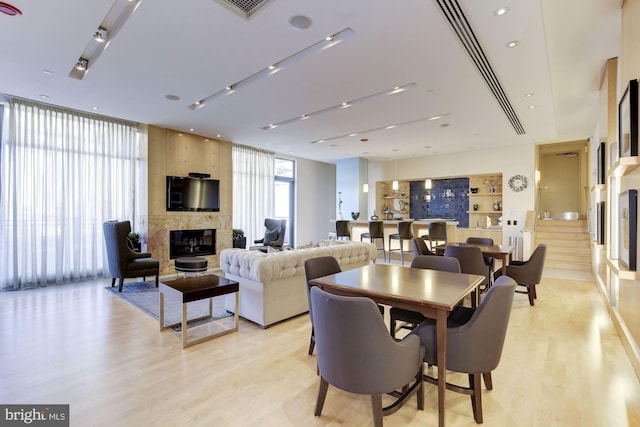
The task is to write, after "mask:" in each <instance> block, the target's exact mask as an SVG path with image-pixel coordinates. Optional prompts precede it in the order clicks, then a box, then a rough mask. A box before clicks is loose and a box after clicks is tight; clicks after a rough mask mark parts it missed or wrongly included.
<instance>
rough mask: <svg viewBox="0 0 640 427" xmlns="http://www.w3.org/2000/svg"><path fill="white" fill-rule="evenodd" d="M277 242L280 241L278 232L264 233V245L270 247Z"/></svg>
mask: <svg viewBox="0 0 640 427" xmlns="http://www.w3.org/2000/svg"><path fill="white" fill-rule="evenodd" d="M276 240H278V230H267V231H266V232H265V233H264V242H263V243H262V244H263V245H265V246H269V245H270V244H271V242H275V241H276Z"/></svg>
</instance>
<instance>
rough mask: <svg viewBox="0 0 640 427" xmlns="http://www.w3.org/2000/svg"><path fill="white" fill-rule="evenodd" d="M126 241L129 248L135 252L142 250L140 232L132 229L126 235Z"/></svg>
mask: <svg viewBox="0 0 640 427" xmlns="http://www.w3.org/2000/svg"><path fill="white" fill-rule="evenodd" d="M127 243H128V245H129V247H130V248H131V250H134V251H136V252H140V251H141V250H142V246H141V245H140V233H136V232H135V231H132V232H131V233H129V234H128V235H127Z"/></svg>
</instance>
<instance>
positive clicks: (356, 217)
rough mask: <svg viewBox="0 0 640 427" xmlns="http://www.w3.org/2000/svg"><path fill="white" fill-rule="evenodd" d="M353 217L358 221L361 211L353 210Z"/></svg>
mask: <svg viewBox="0 0 640 427" xmlns="http://www.w3.org/2000/svg"><path fill="white" fill-rule="evenodd" d="M351 218H353V220H354V221H356V220H357V219H358V218H360V212H351Z"/></svg>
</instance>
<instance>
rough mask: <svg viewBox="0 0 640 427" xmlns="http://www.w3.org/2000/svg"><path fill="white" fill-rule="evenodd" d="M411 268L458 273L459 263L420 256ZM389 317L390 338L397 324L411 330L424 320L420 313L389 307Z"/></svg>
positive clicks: (448, 258) (452, 260)
mask: <svg viewBox="0 0 640 427" xmlns="http://www.w3.org/2000/svg"><path fill="white" fill-rule="evenodd" d="M414 240H422V239H414ZM411 268H423V269H425V270H438V271H449V272H451V273H460V263H459V262H458V260H457V259H455V258H453V257H447V256H430V255H420V256H417V257H415V258H414V259H413V260H412V261H411ZM389 317H390V322H389V331H390V332H391V336H392V337H394V338H395V336H396V324H397V322H406V328H407V329H413V328H415V327H416V326H418V325H419V324H420V323H421V322H422V321H424V319H425V317H424V316H423V315H422V313H418V312H417V311H412V310H407V309H404V308H399V307H391V309H390V310H389ZM403 327H405V326H403Z"/></svg>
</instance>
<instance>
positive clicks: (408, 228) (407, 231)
mask: <svg viewBox="0 0 640 427" xmlns="http://www.w3.org/2000/svg"><path fill="white" fill-rule="evenodd" d="M412 229H413V221H400V222H398V232H397V233H395V234H390V235H389V262H391V251H395V250H397V249H391V241H392V240H399V241H400V249H399V250H400V263H401V264H402V265H404V253H405V250H404V245H403V242H404V241H405V240H409V241H411V239H413V230H412ZM406 252H411V250H409V251H406Z"/></svg>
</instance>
